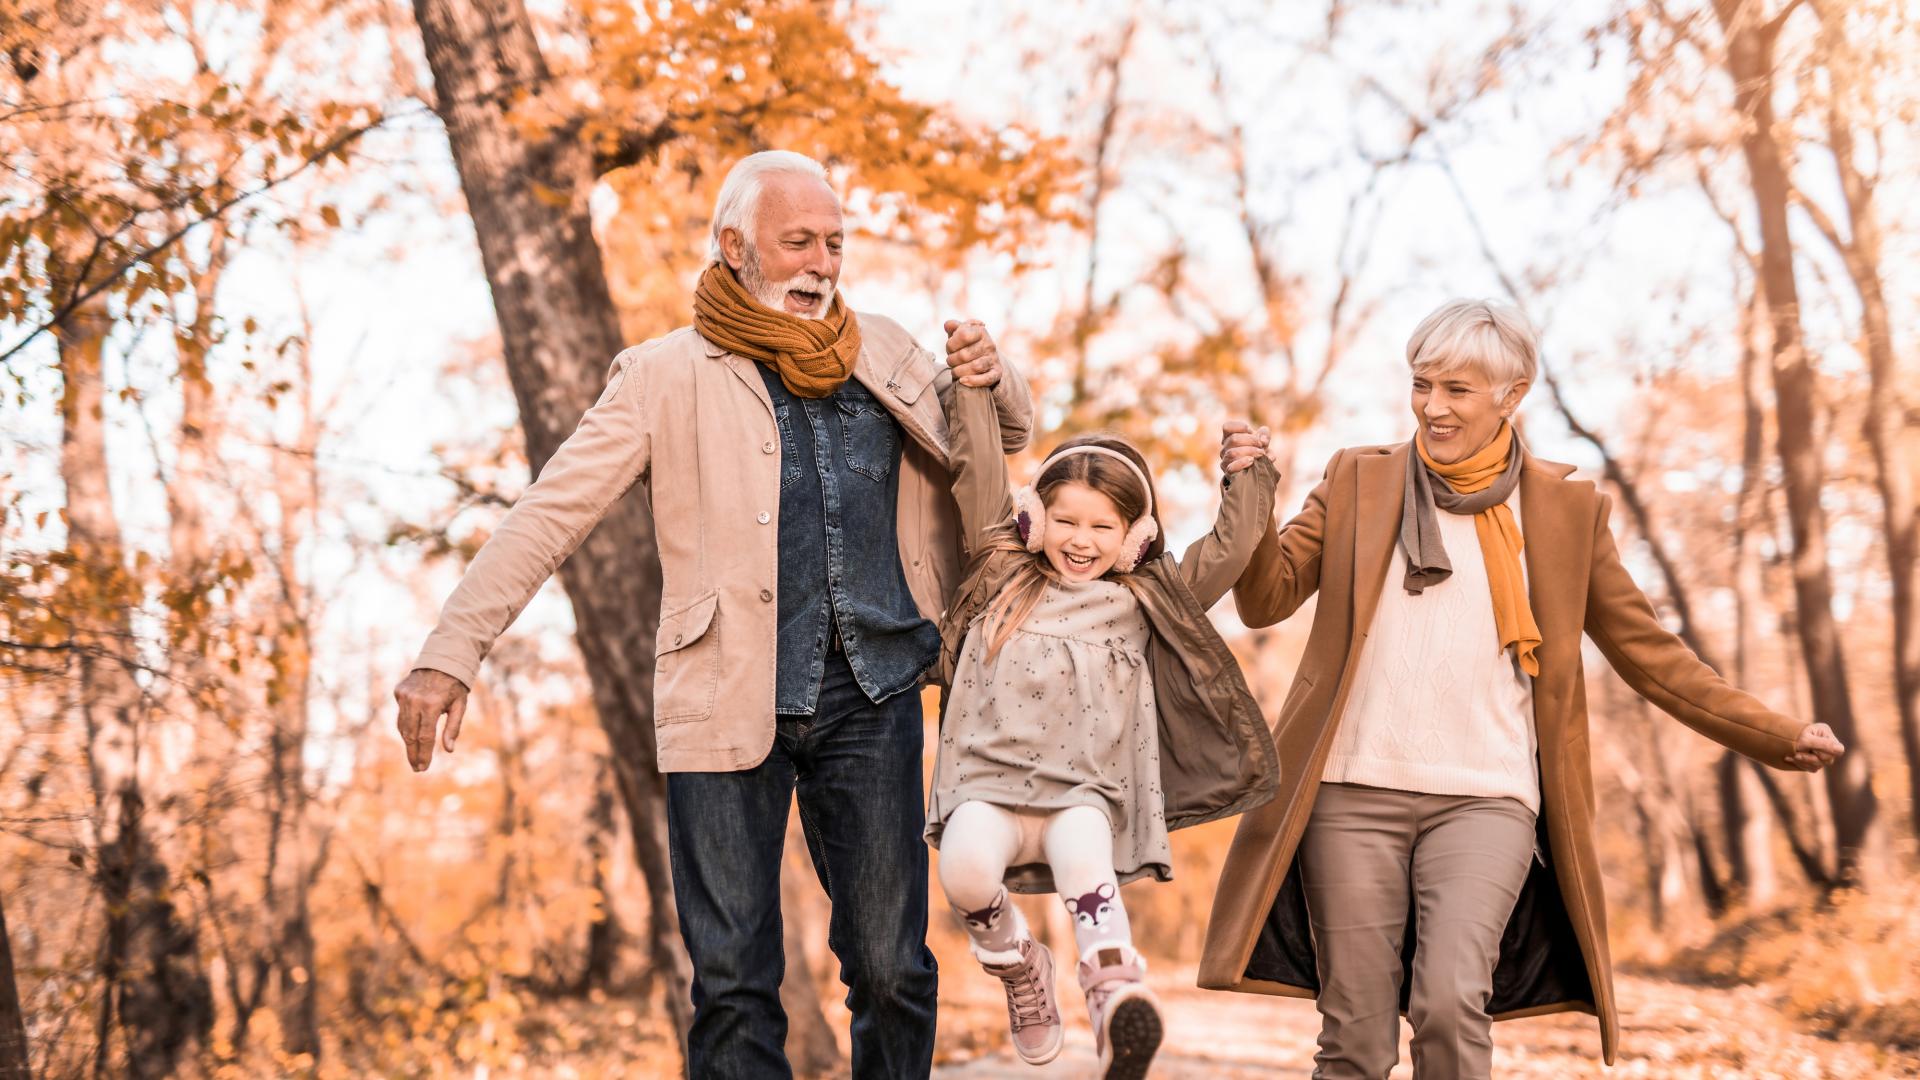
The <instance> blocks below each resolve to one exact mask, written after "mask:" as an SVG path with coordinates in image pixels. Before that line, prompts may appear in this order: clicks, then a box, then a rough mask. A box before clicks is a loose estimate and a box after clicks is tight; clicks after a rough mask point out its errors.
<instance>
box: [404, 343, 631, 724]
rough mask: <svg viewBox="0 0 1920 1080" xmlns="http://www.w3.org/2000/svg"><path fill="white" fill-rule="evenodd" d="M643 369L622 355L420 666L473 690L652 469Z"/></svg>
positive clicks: (465, 586) (447, 611) (478, 559)
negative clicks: (541, 598) (540, 599)
mask: <svg viewBox="0 0 1920 1080" xmlns="http://www.w3.org/2000/svg"><path fill="white" fill-rule="evenodd" d="M642 382H643V380H642V378H641V372H639V371H638V370H635V368H634V353H633V352H632V351H631V350H630V351H629V352H627V353H622V354H621V355H620V356H619V357H618V358H616V359H615V360H614V362H613V367H612V368H611V370H610V371H609V372H608V376H607V388H606V390H605V391H603V392H602V393H601V395H600V400H599V401H598V402H596V403H595V404H594V406H593V408H591V409H588V410H587V412H586V415H584V416H582V417H581V418H580V425H579V426H578V427H577V428H575V429H574V432H573V434H571V435H569V436H567V440H566V441H565V442H563V443H561V444H560V449H558V450H556V451H555V452H554V455H553V457H552V458H550V459H548V461H547V464H546V466H545V467H544V468H542V469H541V470H540V476H539V478H538V479H536V480H534V482H533V484H532V485H531V486H529V487H528V488H527V490H526V491H525V492H524V493H522V494H521V496H520V498H519V500H518V501H517V502H515V503H514V504H513V509H512V510H510V511H508V512H507V516H506V517H505V518H504V519H502V520H501V522H500V526H499V528H497V529H495V530H494V532H493V535H492V536H490V537H488V538H487V542H486V543H485V544H483V545H481V547H480V552H479V554H477V555H475V556H474V559H473V563H472V564H471V565H470V566H468V567H467V572H466V574H464V575H463V576H462V577H461V578H460V584H459V585H457V586H456V587H455V588H454V590H453V594H452V595H451V596H449V597H447V603H446V606H445V607H443V608H442V609H441V611H440V622H439V624H438V625H437V626H435V627H434V629H433V633H432V634H430V635H428V637H427V643H426V645H425V646H424V647H422V648H421V650H420V655H419V656H418V657H417V658H416V659H415V660H414V662H413V666H414V667H416V668H431V669H433V670H435V671H442V672H445V673H446V674H448V675H451V676H453V677H454V678H456V679H459V680H460V681H461V682H463V683H465V684H467V685H468V686H472V685H473V680H474V676H475V675H476V674H477V673H478V672H479V669H480V662H481V661H482V660H484V659H485V658H486V655H487V652H488V651H489V650H490V649H492V648H493V643H494V640H495V639H496V638H498V637H499V636H500V635H501V633H503V632H504V631H505V630H506V628H507V627H508V626H509V625H510V624H511V623H512V622H513V620H514V619H515V618H516V617H518V616H519V614H520V612H521V610H522V609H523V608H525V607H526V606H527V602H528V601H530V600H532V599H533V595H534V593H536V592H538V591H539V590H540V586H541V584H542V583H544V582H545V581H546V580H547V578H548V577H550V576H552V574H553V572H554V570H556V569H558V568H559V566H560V564H561V563H562V562H564V561H565V560H566V557H567V556H568V555H571V554H572V553H573V549H574V548H576V547H579V546H580V542H581V541H582V540H583V539H585V538H586V535H587V533H588V532H589V531H591V530H592V529H593V527H594V526H595V525H596V524H598V523H599V521H600V519H601V518H602V517H605V516H606V513H607V510H608V509H609V508H610V507H611V506H612V505H613V504H614V502H615V501H617V500H618V499H619V498H620V496H622V495H624V494H626V491H627V489H628V488H630V487H632V486H633V483H634V481H635V480H638V479H639V478H640V475H641V474H642V473H644V472H646V471H647V467H648V465H649V464H650V462H651V453H652V442H651V439H650V438H649V435H648V431H647V424H646V405H645V402H644V400H643V397H644V394H643V389H642V386H641V383H642Z"/></svg>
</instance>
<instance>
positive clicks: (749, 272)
mask: <svg viewBox="0 0 1920 1080" xmlns="http://www.w3.org/2000/svg"><path fill="white" fill-rule="evenodd" d="M740 284H741V285H742V286H744V287H745V288H746V290H747V291H748V292H749V293H752V294H753V298H754V299H755V300H758V301H760V303H762V304H764V305H766V306H767V307H770V308H772V309H773V310H775V311H786V312H787V314H789V315H792V316H794V317H795V318H799V319H819V318H823V317H825V315H826V314H827V311H828V309H830V308H832V307H833V293H834V285H833V281H832V279H830V278H826V277H822V276H821V275H819V274H795V275H794V276H792V277H790V278H788V279H786V280H785V281H768V280H767V278H766V275H765V274H763V273H762V272H761V270H760V252H759V251H758V250H757V249H755V248H754V247H753V246H752V245H748V246H747V259H746V264H745V265H744V266H742V267H741V268H740ZM792 289H800V290H802V291H805V292H814V293H819V294H820V303H819V304H818V305H817V306H816V307H815V308H814V310H813V312H812V313H811V314H809V313H805V312H799V311H787V292H788V291H789V290H792Z"/></svg>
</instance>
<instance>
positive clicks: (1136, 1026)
mask: <svg viewBox="0 0 1920 1080" xmlns="http://www.w3.org/2000/svg"><path fill="white" fill-rule="evenodd" d="M1164 1034H1165V1030H1164V1029H1163V1028H1162V1026H1161V1023H1160V1010H1159V1009H1157V1008H1154V1005H1153V1002H1151V1001H1148V1000H1146V999H1144V998H1130V999H1128V1000H1126V1001H1122V1002H1121V1003H1120V1004H1118V1005H1116V1006H1114V1009H1113V1016H1112V1018H1111V1019H1109V1020H1108V1021H1107V1045H1108V1047H1109V1049H1110V1051H1111V1053H1112V1055H1113V1057H1112V1059H1111V1060H1110V1061H1109V1062H1108V1064H1107V1071H1106V1074H1105V1080H1143V1078H1144V1077H1145V1076H1146V1075H1147V1066H1149V1065H1152V1064H1153V1055H1154V1054H1155V1053H1156V1052H1157V1051H1158V1050H1159V1049H1160V1039H1161V1037H1162V1036H1163V1035H1164Z"/></svg>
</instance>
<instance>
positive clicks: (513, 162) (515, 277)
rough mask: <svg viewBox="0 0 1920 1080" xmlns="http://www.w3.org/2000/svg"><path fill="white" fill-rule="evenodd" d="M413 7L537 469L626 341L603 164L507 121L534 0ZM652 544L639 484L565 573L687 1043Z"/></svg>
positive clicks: (525, 65) (534, 50) (656, 958)
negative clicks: (601, 242) (598, 166)
mask: <svg viewBox="0 0 1920 1080" xmlns="http://www.w3.org/2000/svg"><path fill="white" fill-rule="evenodd" d="M414 16H415V19H416V21H417V22H418V23H419V26H420V33H421V38H422V40H423V42H424V44H425V48H426V55H427V62H428V66H429V67H430V68H431V69H432V71H433V77H434V91H435V98H436V101H435V110H436V111H437V112H438V113H439V115H440V118H441V120H442V121H443V122H444V123H445V125H446V128H447V137H448V141H449V143H450V144H451V146H452V149H453V159H454V164H455V166H456V167H457V168H458V170H459V174H460V182H461V187H462V189H463V190H464V191H465V193H466V197H467V206H468V210H469V212H470V214H471V216H472V219H473V226H474V232H475V234H476V237H477V239H478V241H479V245H480V256H481V262H482V264H483V265H484V267H485V270H486V275H487V282H488V284H489V285H490V286H491V287H492V290H493V302H494V310H495V313H496V315H497V316H498V319H499V323H500V336H501V342H502V345H503V348H504V352H505V354H506V364H507V374H508V376H509V378H510V379H511V381H512V383H513V390H514V396H515V398H516V399H517V400H518V402H519V406H520V422H521V426H522V428H523V430H524V431H525V434H526V444H527V457H528V459H529V461H530V463H531V464H532V466H533V469H534V471H535V473H536V474H537V473H538V472H539V470H540V468H541V466H543V465H544V464H545V463H546V461H547V459H548V458H549V457H551V456H552V455H553V452H554V451H555V450H556V449H557V448H558V447H559V445H560V443H561V442H562V441H563V440H564V439H565V438H566V436H567V435H568V433H569V432H571V431H572V430H573V428H574V426H575V425H576V424H577V423H578V421H579V419H580V415H581V414H582V413H583V412H585V411H586V409H587V408H588V407H589V406H590V405H592V404H593V402H594V400H595V399H596V398H598V397H599V394H600V391H601V389H602V388H603V385H604V376H605V372H606V365H607V363H608V362H609V361H610V360H612V358H613V356H614V354H615V353H617V352H618V351H619V350H620V347H621V344H622V341H621V332H620V325H619V320H618V318H617V315H616V312H615V309H614V306H613V300H612V297H611V295H610V294H609V292H608V289H607V281H606V277H605V273H604V271H603V268H602V265H601V260H600V250H599V246H598V245H597V243H596V242H595V240H594V237H593V233H592V229H591V221H590V218H589V214H588V209H587V197H588V195H589V193H590V191H591V190H592V187H593V185H594V182H595V179H596V177H595V175H594V170H593V161H592V159H591V156H590V155H589V154H588V152H587V150H586V149H585V148H584V147H583V146H581V145H580V144H579V142H578V141H577V140H575V139H573V138H571V137H569V135H568V134H567V133H565V132H559V133H552V134H547V135H545V136H539V135H535V136H528V135H526V134H525V133H523V132H522V131H520V130H518V129H517V128H516V127H515V125H514V124H513V123H512V122H511V120H510V118H509V115H508V112H509V108H510V106H511V104H512V102H513V100H514V99H515V98H516V96H517V95H519V94H520V93H522V92H524V91H527V90H530V89H534V90H537V89H538V88H540V87H541V86H542V85H543V84H544V83H545V82H546V80H547V78H548V72H547V67H546V63H545V61H544V59H543V58H542V56H541V55H540V50H539V46H538V44H537V42H536V41H535V39H534V34H533V28H532V25H531V24H530V23H529V21H528V18H527V13H526V9H525V7H524V6H523V4H522V2H521V0H414ZM653 551H654V542H653V524H652V521H651V519H650V517H649V515H648V512H647V508H646V503H645V497H644V495H643V494H642V493H641V492H639V491H637V490H636V491H635V492H633V493H632V494H630V495H629V496H628V497H627V498H625V499H623V500H622V501H621V502H620V503H618V504H617V505H615V506H614V507H613V509H612V511H611V512H610V513H609V514H608V515H607V517H606V520H604V521H603V522H602V523H601V524H600V526H599V528H597V529H595V530H594V531H593V533H592V534H591V535H589V536H588V537H587V539H586V542H585V543H583V544H581V545H580V548H579V550H577V551H576V552H575V553H574V554H573V556H572V558H570V559H568V560H567V562H566V563H565V564H564V565H562V567H561V568H560V577H561V581H562V583H563V584H564V585H565V586H566V591H567V595H568V598H569V599H570V600H571V602H572V605H573V613H574V620H575V623H576V627H577V631H576V633H577V640H578V642H579V645H580V651H581V654H582V656H583V658H584V660H585V662H586V669H587V674H588V677H589V680H590V682H591V684H592V690H593V700H594V706H595V708H596V710H597V711H598V713H599V716H600V722H601V725H602V727H604V728H605V729H606V732H607V739H608V742H609V744H610V747H611V751H612V758H613V763H614V768H615V772H616V780H617V782H618V787H619V791H620V796H621V801H622V802H623V804H624V805H625V806H626V809H627V814H628V817H629V819H630V822H631V824H632V828H633V841H634V854H635V861H636V862H637V863H638V864H639V868H640V872H641V875H642V877H643V878H644V879H645V881H646V886H647V899H648V907H649V911H650V913H651V914H650V929H649V935H648V952H649V957H650V960H651V962H652V965H653V969H654V972H655V974H656V975H658V976H659V977H661V978H662V979H663V981H664V988H665V995H666V999H667V1004H668V1008H669V1009H670V1010H671V1013H672V1017H673V1021H674V1025H675V1027H676V1028H677V1029H678V1030H679V1031H680V1032H681V1033H682V1034H681V1038H682V1041H683V1044H684V1039H685V1032H686V1030H687V1027H688V1026H689V1024H690V1023H691V1020H692V998H691V994H690V989H689V988H690V984H691V979H692V971H691V965H690V964H689V962H688V961H687V957H686V951H685V949H684V948H683V947H682V945H681V942H680V936H679V920H678V918H677V917H676V915H675V911H674V906H673V889H672V879H671V875H670V870H669V863H668V857H667V844H666V785H665V782H664V780H663V779H662V777H661V775H660V772H659V768H658V764H657V753H656V744H655V741H654V731H653V634H654V630H655V628H656V626H657V624H658V621H659V608H660V603H659V601H660V581H659V567H658V563H657V562H656V560H655V558H654V557H653Z"/></svg>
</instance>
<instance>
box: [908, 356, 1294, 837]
mask: <svg viewBox="0 0 1920 1080" xmlns="http://www.w3.org/2000/svg"><path fill="white" fill-rule="evenodd" d="M947 409H948V420H947V423H948V427H949V429H950V434H951V438H952V444H951V447H950V451H949V453H950V456H951V465H952V471H953V495H954V500H955V502H957V503H958V504H959V506H960V521H961V527H962V529H963V530H964V537H963V540H964V546H965V548H966V556H967V569H966V573H965V576H963V577H962V578H961V583H960V589H959V591H958V592H957V593H955V594H954V599H953V602H952V603H951V604H950V605H949V606H948V608H947V613H946V617H945V618H944V619H943V620H942V621H941V627H940V675H941V679H940V681H941V683H942V684H943V685H948V686H950V685H952V683H953V672H954V667H955V665H956V664H957V663H958V662H959V658H960V649H961V645H962V643H963V642H965V640H966V636H967V628H968V627H969V626H970V625H972V623H973V621H974V620H975V619H976V618H978V617H979V616H980V615H981V613H982V612H984V611H986V609H987V605H988V604H989V603H991V602H992V600H993V598H994V597H995V596H997V595H999V593H1000V590H1001V589H1002V588H1003V587H1005V586H1006V584H1007V582H1008V581H1010V580H1011V579H1012V578H1013V575H1014V573H1015V571H1017V570H1019V569H1020V567H1021V566H1022V565H1023V564H1024V563H1025V562H1026V561H1027V560H1029V559H1032V558H1034V556H1033V555H1031V554H1029V553H1027V552H1026V551H1024V550H1014V551H1008V550H1006V549H1005V548H995V547H994V546H993V543H992V542H993V540H994V539H995V538H996V537H1004V536H1007V535H1010V534H1012V530H1013V525H1012V518H1013V497H1012V494H1011V492H1010V491H1009V490H1008V487H1007V467H1006V459H1005V458H1004V457H1003V456H1002V454H1001V441H1000V420H999V417H998V416H997V415H996V414H995V412H994V405H993V397H992V395H991V394H990V393H989V392H988V391H986V390H984V389H980V388H976V387H969V386H956V387H954V391H953V397H952V398H951V400H950V402H949V404H948V406H947ZM1278 484H1279V474H1278V473H1277V472H1276V471H1275V470H1274V467H1273V464H1272V463H1271V462H1269V461H1267V460H1266V459H1264V458H1262V459H1260V460H1258V461H1256V462H1255V463H1254V465H1253V467H1251V468H1248V469H1245V470H1242V471H1241V472H1238V473H1235V474H1233V475H1231V476H1229V477H1227V478H1226V480H1225V481H1224V482H1223V487H1224V488H1225V491H1224V493H1223V495H1222V498H1221V500H1220V513H1219V517H1218V519H1217V520H1215V522H1214V526H1213V531H1212V532H1210V533H1208V534H1207V535H1206V536H1204V537H1202V538H1201V539H1200V540H1198V541H1196V542H1195V543H1194V544H1193V546H1191V547H1189V548H1188V549H1187V553H1186V556H1185V557H1184V558H1181V559H1180V560H1178V561H1177V562H1176V561H1175V560H1174V558H1173V556H1172V555H1169V554H1161V555H1160V556H1158V557H1156V558H1153V559H1150V560H1148V561H1147V562H1145V563H1143V564H1142V565H1140V566H1139V567H1138V568H1136V569H1135V570H1134V571H1133V574H1132V577H1133V579H1134V582H1133V583H1134V584H1135V585H1136V586H1137V588H1136V589H1135V595H1137V596H1138V597H1139V599H1140V606H1141V609H1142V611H1143V612H1144V613H1145V615H1146V618H1147V625H1148V627H1149V628H1150V630H1151V633H1150V634H1149V635H1148V639H1149V640H1148V643H1147V650H1146V655H1147V666H1148V670H1149V671H1151V672H1152V674H1153V696H1154V700H1155V702H1156V703H1157V705H1158V708H1159V714H1160V717H1159V719H1160V724H1159V733H1160V790H1161V792H1162V793H1163V795H1164V797H1165V800H1166V816H1167V828H1169V829H1180V828H1185V827H1187V826H1189V825H1199V824H1201V823H1203V822H1208V821H1214V820H1216V819H1219V818H1224V817H1230V816H1232V815H1234V814H1238V813H1242V812H1244V811H1247V810H1251V809H1253V808H1254V807H1256V806H1259V805H1261V804H1262V803H1265V802H1267V801H1268V800H1270V799H1272V798H1273V796H1274V792H1276V791H1278V790H1279V786H1280V766H1279V761H1278V759H1277V758H1276V757H1275V754H1274V749H1273V736H1272V734H1271V733H1269V731H1268V730H1267V723H1266V720H1265V718H1264V716H1263V715H1262V714H1261V711H1260V706H1259V704H1258V703H1257V702H1255V701H1254V698H1253V694H1252V693H1251V692H1250V691H1249V690H1248V689H1247V683H1246V679H1244V678H1243V677H1242V676H1241V674H1240V665H1239V663H1238V662H1237V661H1236V660H1235V659H1234V657H1233V654H1232V652H1230V651H1229V650H1228V649H1227V643H1226V642H1225V641H1223V640H1221V638H1220V633H1219V631H1217V630H1215V629H1214V627H1213V623H1212V622H1211V621H1209V620H1208V619H1207V609H1208V608H1210V607H1212V606H1213V605H1214V603H1215V602H1216V601H1218V600H1219V599H1220V598H1221V597H1223V596H1225V595H1226V593H1227V590H1229V589H1230V588H1232V587H1233V583H1234V581H1235V580H1236V579H1238V578H1239V577H1240V573H1241V571H1242V570H1244V569H1245V568H1246V565H1247V562H1248V560H1249V559H1251V558H1252V556H1253V552H1254V549H1255V548H1256V547H1257V546H1258V545H1259V543H1260V540H1261V538H1262V537H1263V536H1265V535H1266V534H1267V533H1268V531H1269V529H1270V522H1271V519H1272V517H1273V500H1274V489H1275V488H1276V487H1277V486H1278Z"/></svg>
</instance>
